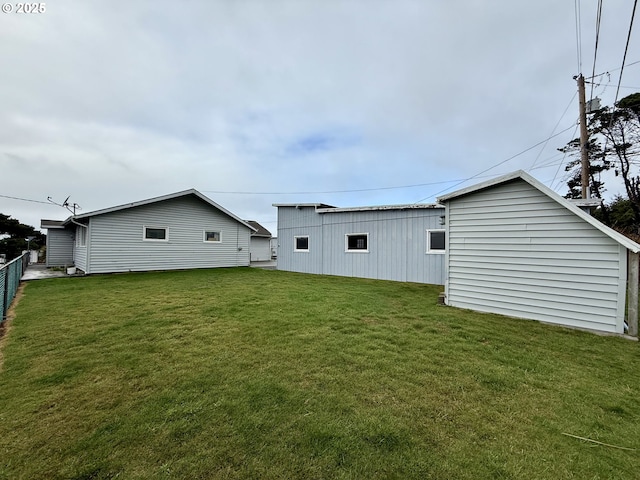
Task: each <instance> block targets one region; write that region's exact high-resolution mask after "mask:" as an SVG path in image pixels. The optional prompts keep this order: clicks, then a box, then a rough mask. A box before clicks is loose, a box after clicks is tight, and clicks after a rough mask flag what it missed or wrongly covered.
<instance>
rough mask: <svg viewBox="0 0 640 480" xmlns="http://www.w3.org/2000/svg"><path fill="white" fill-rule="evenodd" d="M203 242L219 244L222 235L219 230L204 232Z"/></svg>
mask: <svg viewBox="0 0 640 480" xmlns="http://www.w3.org/2000/svg"><path fill="white" fill-rule="evenodd" d="M203 241H204V242H205V243H220V242H222V234H221V233H220V231H219V230H205V231H204V240H203Z"/></svg>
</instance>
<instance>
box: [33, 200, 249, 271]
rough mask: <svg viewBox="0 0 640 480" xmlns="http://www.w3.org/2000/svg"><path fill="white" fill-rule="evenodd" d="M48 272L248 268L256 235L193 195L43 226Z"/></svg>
mask: <svg viewBox="0 0 640 480" xmlns="http://www.w3.org/2000/svg"><path fill="white" fill-rule="evenodd" d="M41 228H46V229H47V266H50V267H51V266H64V265H71V264H74V265H75V266H76V267H77V268H78V269H80V270H82V271H84V272H85V273H87V274H92V273H112V272H129V271H146V270H173V269H188V268H213V267H233V266H248V265H249V238H250V236H251V234H252V233H253V232H255V231H256V229H254V228H253V227H252V226H251V225H249V224H248V223H247V222H245V221H243V220H241V219H240V218H238V217H237V216H235V215H234V214H232V213H231V212H229V211H228V210H226V209H224V208H223V207H221V206H220V205H218V204H217V203H215V202H213V201H212V200H211V199H209V198H207V197H206V196H204V195H203V194H201V193H200V192H198V191H197V190H193V189H191V190H185V191H182V192H177V193H173V194H169V195H164V196H161V197H156V198H150V199H148V200H142V201H140V202H134V203H129V204H126V205H120V206H117V207H112V208H106V209H104V210H98V211H95V212H89V213H83V214H80V215H74V216H71V217H69V218H67V219H66V220H64V221H61V222H59V221H53V220H42V224H41Z"/></svg>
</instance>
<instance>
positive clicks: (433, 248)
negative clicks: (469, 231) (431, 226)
mask: <svg viewBox="0 0 640 480" xmlns="http://www.w3.org/2000/svg"><path fill="white" fill-rule="evenodd" d="M445 240H446V238H445V230H427V253H444V252H445V251H446V248H447V244H446V241H445Z"/></svg>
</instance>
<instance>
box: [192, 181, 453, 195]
mask: <svg viewBox="0 0 640 480" xmlns="http://www.w3.org/2000/svg"><path fill="white" fill-rule="evenodd" d="M457 181H459V180H444V181H441V182H428V183H416V184H413V185H398V186H394V187H375V188H359V189H354V190H324V191H315V192H314V191H304V192H246V191H226V190H200V191H201V192H203V193H216V194H225V195H318V194H321V193H357V192H373V191H377V190H396V189H403V188H415V187H425V186H429V185H440V184H444V183H453V182H457Z"/></svg>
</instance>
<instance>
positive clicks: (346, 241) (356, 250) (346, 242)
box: [344, 232, 369, 253]
mask: <svg viewBox="0 0 640 480" xmlns="http://www.w3.org/2000/svg"><path fill="white" fill-rule="evenodd" d="M363 235H364V236H365V237H366V239H367V248H352V249H350V248H349V237H358V236H363ZM344 251H345V253H369V232H362V233H345V234H344Z"/></svg>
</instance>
